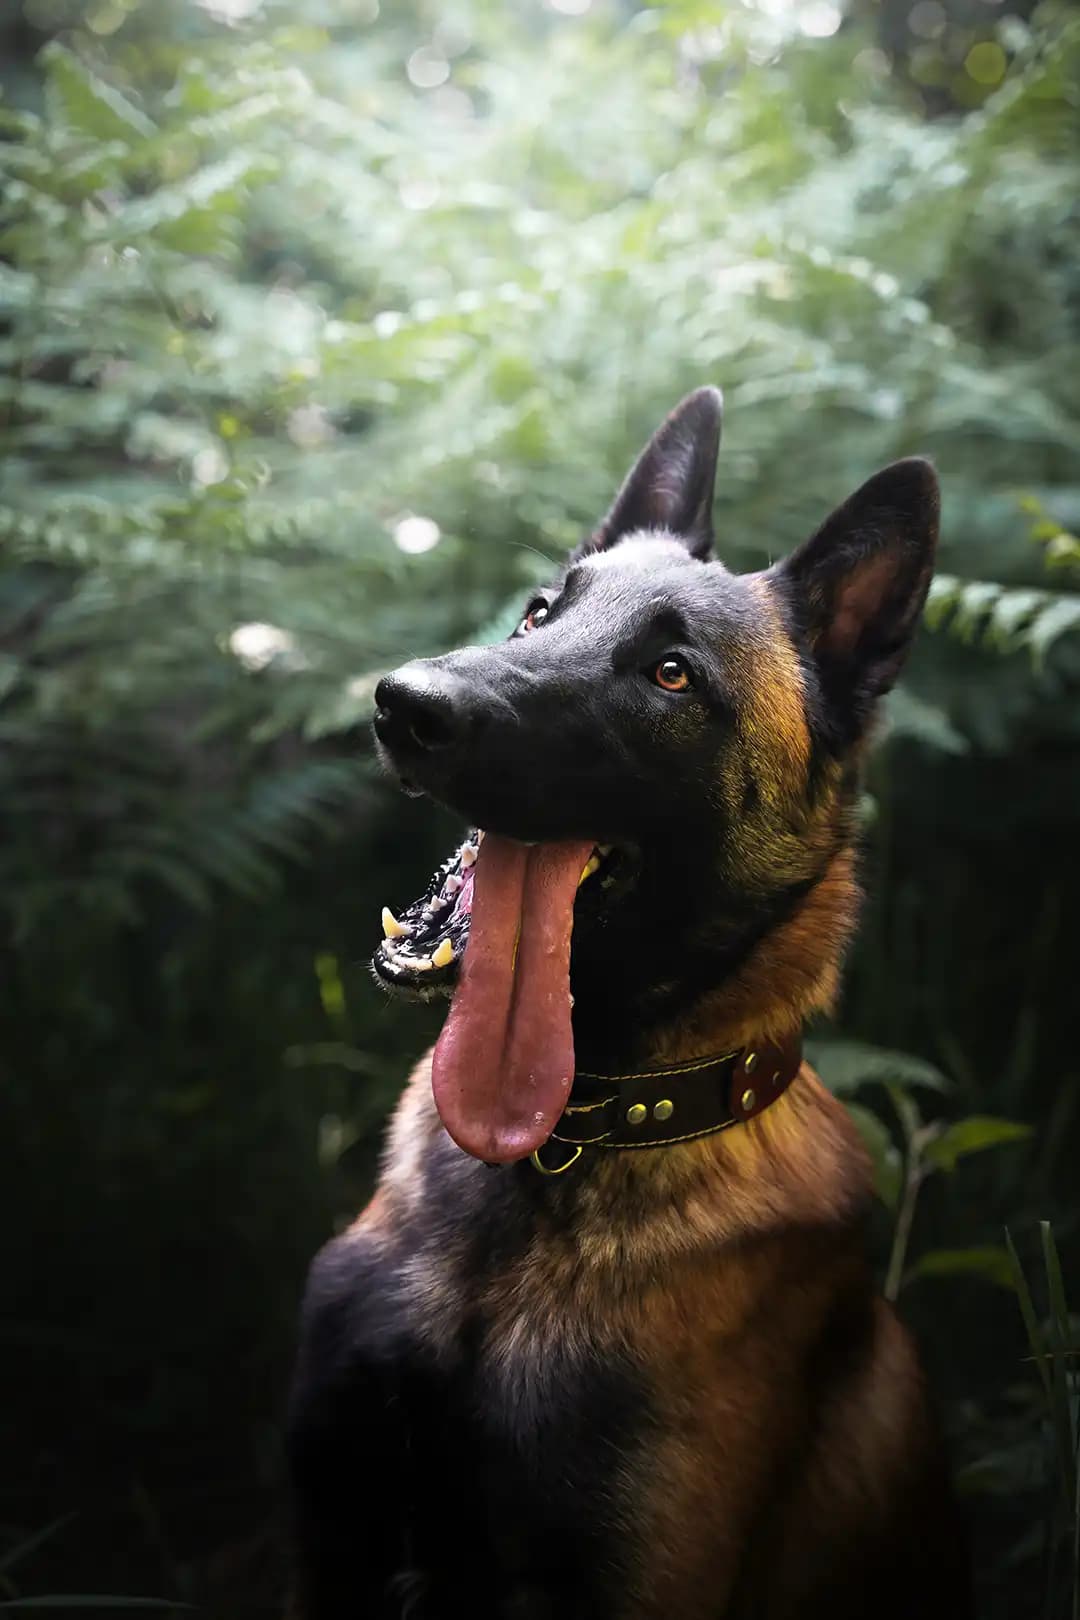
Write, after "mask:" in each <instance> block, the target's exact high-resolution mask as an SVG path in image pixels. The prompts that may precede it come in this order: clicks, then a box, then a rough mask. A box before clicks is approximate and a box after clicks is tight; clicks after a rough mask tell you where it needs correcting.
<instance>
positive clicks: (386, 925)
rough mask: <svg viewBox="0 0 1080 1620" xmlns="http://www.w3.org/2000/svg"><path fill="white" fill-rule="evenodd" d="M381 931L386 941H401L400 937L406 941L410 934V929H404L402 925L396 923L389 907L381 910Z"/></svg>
mask: <svg viewBox="0 0 1080 1620" xmlns="http://www.w3.org/2000/svg"><path fill="white" fill-rule="evenodd" d="M382 931H383V934H384V936H385V938H387V939H401V938H402V936H404V937H405V938H406V939H408V937H409V936H410V934H411V933H412V929H411V928H406V926H405V924H404V923H399V922H398V920H397V918H396V917H395V916H394V913H393V912H392V911H391V910H390V907H389V906H383V908H382Z"/></svg>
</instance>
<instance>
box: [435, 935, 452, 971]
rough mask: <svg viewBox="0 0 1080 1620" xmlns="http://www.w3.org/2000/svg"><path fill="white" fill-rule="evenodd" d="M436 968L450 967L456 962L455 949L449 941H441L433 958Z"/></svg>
mask: <svg viewBox="0 0 1080 1620" xmlns="http://www.w3.org/2000/svg"><path fill="white" fill-rule="evenodd" d="M431 960H432V962H433V963H434V965H435V966H436V967H449V966H450V964H451V962H452V961H453V960H454V947H453V946H452V945H451V943H450V941H449V940H448V939H444V940H440V942H439V944H438V945H437V947H436V949H435V951H434V953H433V954H432V958H431Z"/></svg>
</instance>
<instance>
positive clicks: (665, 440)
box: [576, 388, 724, 557]
mask: <svg viewBox="0 0 1080 1620" xmlns="http://www.w3.org/2000/svg"><path fill="white" fill-rule="evenodd" d="M723 413H724V398H723V395H722V394H721V392H720V390H719V388H698V389H695V391H694V392H693V393H692V394H687V396H686V398H685V399H684V400H683V401H682V403H681V405H676V407H675V409H674V410H673V411H672V413H671V415H670V416H669V417H668V418H667V420H666V422H664V423H663V424H662V425H661V426H660V427H658V428H657V430H656V432H655V433H654V434H653V436H652V438H651V439H650V440H649V442H648V444H647V445H646V446H645V448H644V450H643V451H642V452H641V454H640V456H639V457H638V459H637V461H636V462H635V463H634V466H633V468H632V469H631V471H630V473H629V475H628V476H627V479H626V481H625V483H624V484H623V486H622V488H621V489H620V491H619V493H618V494H617V495H616V497H615V500H614V502H613V504H612V507H611V510H610V512H609V513H608V515H607V517H606V518H604V520H603V522H602V523H601V524H600V526H599V528H598V529H596V530H595V531H594V532H593V534H592V535H591V536H590V537H589V539H588V540H586V541H585V542H584V543H583V544H582V545H581V546H580V547H579V548H578V551H577V553H576V556H579V557H583V556H587V555H588V553H589V552H591V551H604V550H606V549H607V547H608V546H613V545H615V544H616V542H617V541H619V540H621V539H622V538H623V536H624V535H627V534H633V533H634V532H635V531H636V530H638V529H666V530H667V531H668V533H670V534H673V535H675V536H677V538H678V539H680V540H681V541H682V542H683V543H684V545H685V546H686V548H687V550H688V551H689V552H690V553H691V554H692V555H693V556H695V557H706V556H708V554H709V552H710V550H711V549H712V542H713V528H712V504H713V488H714V486H715V483H716V456H717V452H718V451H719V449H720V425H721V422H722V420H723Z"/></svg>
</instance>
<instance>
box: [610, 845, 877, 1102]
mask: <svg viewBox="0 0 1080 1620" xmlns="http://www.w3.org/2000/svg"><path fill="white" fill-rule="evenodd" d="M859 901H860V893H859V887H858V883H857V881H856V878H855V854H854V851H853V850H852V849H851V848H850V847H849V846H848V847H845V848H843V849H841V850H840V851H838V852H837V853H836V854H835V855H833V857H832V858H831V859H830V861H829V862H828V864H827V866H826V868H825V870H824V872H823V874H822V876H821V877H820V878H819V879H818V880H817V882H816V883H814V884H813V885H812V886H811V887H810V888H809V889H807V890H806V892H805V893H803V894H802V895H801V896H800V898H799V899H798V900H797V901H796V903H795V904H794V905H793V906H792V908H791V910H790V911H789V912H788V914H787V915H786V916H785V917H784V918H783V920H782V921H780V922H779V923H777V924H776V926H774V927H772V928H770V929H769V930H768V931H767V932H765V933H764V934H762V935H761V936H760V937H759V938H757V939H756V940H755V941H754V943H753V944H752V945H751V946H750V947H749V948H748V949H747V950H746V951H745V952H742V953H739V954H738V955H737V957H736V959H735V961H734V963H733V965H732V966H731V967H730V969H729V970H728V971H727V972H726V973H724V975H723V976H722V977H721V979H720V981H719V982H718V983H716V984H715V985H713V986H712V987H710V988H709V989H708V990H706V991H704V992H703V993H702V994H700V995H698V996H696V997H695V998H694V999H693V1000H692V1001H691V1002H690V1004H689V1005H688V1006H686V1007H685V1008H683V1009H681V1010H680V1011H679V1012H678V1013H677V1014H676V1015H675V1016H673V1017H668V1018H665V1019H661V1020H659V1021H657V1022H656V1023H654V1024H650V1025H648V1026H646V1027H645V1028H642V1029H634V1027H633V1025H632V1022H631V1017H630V1014H631V1009H625V1008H624V1009H622V1011H621V1016H620V1018H619V1024H618V1029H617V1031H614V1030H613V1031H612V1033H611V1037H610V1039H605V1036H604V1031H603V1030H602V1029H601V1030H599V1031H597V1030H590V1032H589V1040H588V1046H587V1048H586V1055H587V1057H588V1059H589V1061H588V1062H586V1061H583V1058H582V1054H580V1053H579V1063H580V1064H581V1066H582V1067H589V1066H590V1064H591V1060H592V1059H593V1058H597V1057H598V1058H599V1059H600V1062H599V1064H597V1065H595V1066H597V1067H600V1068H601V1069H603V1068H605V1067H606V1068H607V1069H608V1070H609V1071H610V1069H611V1067H612V1057H613V1055H615V1056H617V1058H618V1061H619V1063H620V1064H621V1065H622V1066H624V1067H627V1068H632V1067H635V1066H640V1067H653V1066H656V1067H661V1066H663V1065H665V1064H669V1063H682V1062H686V1061H690V1060H693V1059H696V1058H702V1057H708V1056H710V1055H712V1054H713V1053H718V1052H724V1051H732V1050H734V1049H736V1048H738V1047H743V1046H747V1045H750V1044H752V1043H755V1042H761V1041H766V1040H768V1041H778V1042H782V1041H784V1040H785V1039H787V1038H788V1037H789V1036H790V1035H791V1034H792V1033H793V1032H795V1031H798V1030H800V1029H801V1028H802V1026H803V1024H804V1023H805V1022H806V1021H807V1019H809V1018H811V1017H812V1016H813V1015H814V1014H816V1013H821V1012H828V1011H830V1010H831V1009H832V1007H833V1004H834V1002H835V999H836V995H837V991H838V988H839V983H840V968H841V962H842V958H843V955H844V952H845V950H846V948H847V945H848V942H849V940H850V938H851V934H852V931H853V929H854V926H855V922H856V918H857V913H858V908H859Z"/></svg>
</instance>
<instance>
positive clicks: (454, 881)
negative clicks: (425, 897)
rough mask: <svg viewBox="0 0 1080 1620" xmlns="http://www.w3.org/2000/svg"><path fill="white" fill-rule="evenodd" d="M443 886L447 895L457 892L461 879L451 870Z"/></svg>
mask: <svg viewBox="0 0 1080 1620" xmlns="http://www.w3.org/2000/svg"><path fill="white" fill-rule="evenodd" d="M443 888H444V889H445V890H446V894H447V896H448V897H449V896H450V895H452V894H457V892H458V890H459V889H460V888H461V879H460V878H459V877H458V875H457V873H456V872H451V874H450V876H449V877H448V878H447V880H446V882H445V883H444V884H443Z"/></svg>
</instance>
